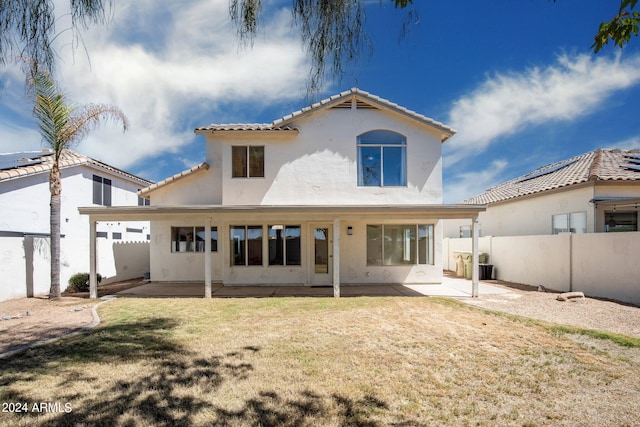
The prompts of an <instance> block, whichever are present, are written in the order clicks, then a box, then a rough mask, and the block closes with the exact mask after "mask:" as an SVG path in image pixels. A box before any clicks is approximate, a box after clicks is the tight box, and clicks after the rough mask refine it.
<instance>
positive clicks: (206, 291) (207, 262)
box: [204, 218, 211, 298]
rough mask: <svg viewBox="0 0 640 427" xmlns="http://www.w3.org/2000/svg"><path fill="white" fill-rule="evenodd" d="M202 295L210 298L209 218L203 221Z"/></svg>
mask: <svg viewBox="0 0 640 427" xmlns="http://www.w3.org/2000/svg"><path fill="white" fill-rule="evenodd" d="M204 297H205V298H211V218H206V220H205V222H204Z"/></svg>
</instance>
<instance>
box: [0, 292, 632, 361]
mask: <svg viewBox="0 0 640 427" xmlns="http://www.w3.org/2000/svg"><path fill="white" fill-rule="evenodd" d="M492 284H493V285H494V286H504V287H505V288H506V289H507V290H508V292H507V293H505V294H502V295H484V296H483V295H481V296H480V297H479V298H474V299H470V298H464V299H461V301H464V302H466V303H468V304H472V305H475V306H478V307H482V308H485V309H489V310H494V311H501V312H505V313H509V314H514V315H519V316H525V317H530V318H533V319H538V320H543V321H545V322H550V323H558V324H564V325H571V326H577V327H582V328H588V329H598V330H602V331H609V332H615V333H619V334H623V335H629V336H634V337H640V308H639V307H633V306H628V305H624V304H620V303H615V302H610V301H602V300H598V299H593V298H581V299H572V300H569V301H564V302H562V301H557V300H556V297H557V295H558V294H556V293H550V292H546V293H545V292H537V291H536V290H524V289H522V287H515V286H507V285H504V284H501V283H492ZM98 302H99V301H92V300H88V299H86V298H78V297H63V298H62V299H61V300H59V301H49V300H48V299H47V298H20V299H14V300H9V301H3V302H0V354H2V353H5V352H9V351H14V350H16V349H18V348H20V347H23V346H26V345H29V344H33V343H37V342H41V341H46V340H50V339H53V338H57V337H61V336H64V335H66V334H69V333H71V332H74V331H78V330H80V329H82V328H84V327H87V326H88V325H90V324H91V322H92V321H93V315H92V312H91V308H92V306H93V305H95V304H97V303H98Z"/></svg>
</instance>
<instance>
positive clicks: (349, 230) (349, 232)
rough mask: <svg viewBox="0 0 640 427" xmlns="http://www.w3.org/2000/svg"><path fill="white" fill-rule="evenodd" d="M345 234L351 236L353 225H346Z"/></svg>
mask: <svg viewBox="0 0 640 427" xmlns="http://www.w3.org/2000/svg"><path fill="white" fill-rule="evenodd" d="M347 236H353V227H352V226H348V227H347Z"/></svg>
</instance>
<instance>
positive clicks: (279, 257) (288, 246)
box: [268, 225, 302, 265]
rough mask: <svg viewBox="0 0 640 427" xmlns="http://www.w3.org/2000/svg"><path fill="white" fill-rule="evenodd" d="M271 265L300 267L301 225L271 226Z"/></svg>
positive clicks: (269, 228) (269, 227)
mask: <svg viewBox="0 0 640 427" xmlns="http://www.w3.org/2000/svg"><path fill="white" fill-rule="evenodd" d="M268 230H269V237H268V238H269V265H300V264H301V261H302V255H301V245H300V242H301V240H300V236H301V228H300V226H299V225H269V226H268Z"/></svg>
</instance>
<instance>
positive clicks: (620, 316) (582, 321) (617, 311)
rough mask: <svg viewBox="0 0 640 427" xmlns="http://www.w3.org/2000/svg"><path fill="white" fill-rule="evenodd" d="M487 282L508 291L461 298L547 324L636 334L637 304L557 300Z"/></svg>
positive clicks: (638, 329)
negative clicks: (472, 297)
mask: <svg viewBox="0 0 640 427" xmlns="http://www.w3.org/2000/svg"><path fill="white" fill-rule="evenodd" d="M490 283H491V284H492V285H494V286H501V287H504V288H505V289H507V291H508V292H507V293H505V294H500V295H482V294H481V295H480V296H479V297H478V298H474V299H470V298H465V299H461V301H464V302H466V303H468V304H471V305H475V306H478V307H482V308H486V309H488V310H493V311H501V312H504V313H509V314H514V315H518V316H524V317H529V318H532V319H538V320H542V321H545V322H549V323H558V324H562V325H569V326H577V327H580V328H585V329H598V330H601V331H607V332H615V333H618V334H623V335H628V336H633V337H640V307H635V306H630V305H625V304H622V303H617V302H612V301H604V300H600V299H594V298H575V299H570V300H568V301H558V300H557V297H558V295H559V294H558V293H554V292H538V291H537V289H536V288H530V287H524V286H517V285H507V284H504V283H500V282H493V281H491V282H490Z"/></svg>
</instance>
